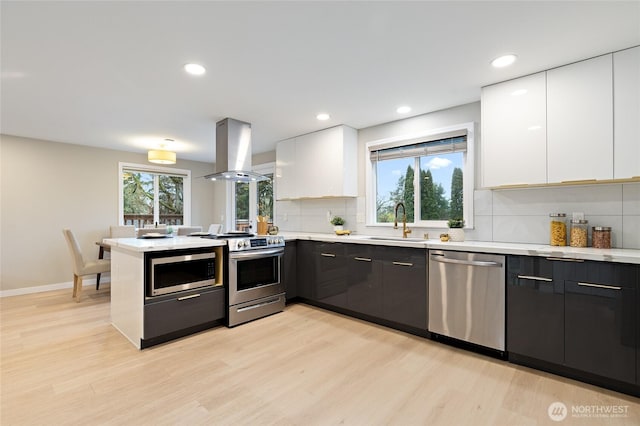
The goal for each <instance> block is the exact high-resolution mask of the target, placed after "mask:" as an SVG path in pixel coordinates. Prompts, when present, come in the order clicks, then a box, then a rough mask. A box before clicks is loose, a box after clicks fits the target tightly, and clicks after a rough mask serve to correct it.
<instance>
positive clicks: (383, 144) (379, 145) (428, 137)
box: [365, 122, 476, 229]
mask: <svg viewBox="0 0 640 426" xmlns="http://www.w3.org/2000/svg"><path fill="white" fill-rule="evenodd" d="M475 129H476V123H474V122H468V123H461V124H455V125H452V126H447V127H440V128H437V129H429V130H424V131H421V132H417V133H413V134H408V135H401V136H393V137H390V138H384V139H378V140H375V141H371V142H367V143H366V144H365V183H366V205H365V219H366V226H368V227H384V228H388V227H393V223H379V222H376V220H377V215H376V201H377V186H376V184H377V182H376V163H377V162H375V161H372V160H371V155H370V153H371V151H375V150H379V149H384V148H395V147H399V146H406V145H413V144H416V143H419V142H428V141H436V140H439V139H446V138H450V137H453V136H462V135H466V136H467V151H466V153H465V154H464V155H463V171H462V172H463V190H462V191H463V197H464V206H463V212H464V214H463V215H464V221H465V226H464V227H465V229H473V226H474V223H473V191H474V189H475V132H476V130H475ZM413 158H419V157H413ZM414 164H416V165H419V160H416V161H415V162H414ZM414 170H416V171H417V172H416V173H414V176H413V184H414V185H413V186H414V196H415V195H417V193H418V191H419V188H420V186H419V179H420V173H419V170H420V169H419V167H418V168H414ZM416 199H417V198H416ZM415 204H419V203H415ZM419 217H420V216H419V212H418V214H417V215H415V218H414V222H412V223H410V225H411V226H414V227H419V228H447V221H446V220H417V219H418V218H419Z"/></svg>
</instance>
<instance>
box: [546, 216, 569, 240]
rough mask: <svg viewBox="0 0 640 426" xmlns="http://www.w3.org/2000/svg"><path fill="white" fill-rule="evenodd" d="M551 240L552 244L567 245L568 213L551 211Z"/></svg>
mask: <svg viewBox="0 0 640 426" xmlns="http://www.w3.org/2000/svg"><path fill="white" fill-rule="evenodd" d="M549 217H551V225H550V241H549V244H551V245H552V246H566V245H567V215H566V214H565V213H551V214H550V215H549Z"/></svg>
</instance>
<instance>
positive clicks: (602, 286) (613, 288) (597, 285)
mask: <svg viewBox="0 0 640 426" xmlns="http://www.w3.org/2000/svg"><path fill="white" fill-rule="evenodd" d="M578 285H579V286H580V287H595V288H606V289H607V290H622V287H618V286H617V285H602V284H591V283H578Z"/></svg>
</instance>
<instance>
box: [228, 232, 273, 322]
mask: <svg viewBox="0 0 640 426" xmlns="http://www.w3.org/2000/svg"><path fill="white" fill-rule="evenodd" d="M228 247H229V262H228V266H229V268H228V273H229V281H228V283H229V288H228V291H229V296H228V297H229V304H228V309H229V310H228V318H227V319H228V325H229V326H230V327H233V326H235V325H238V324H242V323H245V322H247V321H251V320H254V319H257V318H261V317H264V316H267V315H271V314H274V313H276V312H280V311H282V310H283V309H284V304H285V293H284V292H285V289H284V283H282V280H281V279H280V276H281V270H282V256H283V254H284V238H283V237H278V236H266V237H261V236H258V237H248V238H233V239H229V241H228Z"/></svg>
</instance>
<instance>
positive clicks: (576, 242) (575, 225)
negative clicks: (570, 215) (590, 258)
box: [569, 219, 589, 247]
mask: <svg viewBox="0 0 640 426" xmlns="http://www.w3.org/2000/svg"><path fill="white" fill-rule="evenodd" d="M588 223H589V221H588V220H584V219H574V220H572V221H571V232H570V233H569V235H570V238H569V245H570V246H571V247H586V246H587V224H588Z"/></svg>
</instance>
